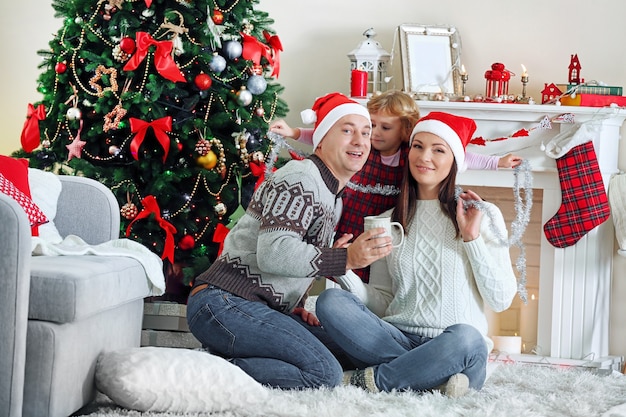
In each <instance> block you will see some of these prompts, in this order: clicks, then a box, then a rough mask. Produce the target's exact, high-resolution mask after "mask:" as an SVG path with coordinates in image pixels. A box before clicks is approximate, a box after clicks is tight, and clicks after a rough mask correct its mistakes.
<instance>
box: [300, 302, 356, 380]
mask: <svg viewBox="0 0 626 417" xmlns="http://www.w3.org/2000/svg"><path fill="white" fill-rule="evenodd" d="M291 318H293V319H294V320H295V321H296V322H297V323H299V324H300V325H302V326H304V328H305V329H307V330H308V331H310V332H311V333H312V334H313V336H315V337H317V339H318V340H319V341H320V342H322V344H323V345H324V346H326V348H327V349H328V350H330V353H332V354H333V356H334V357H335V358H337V360H338V361H339V363H340V364H341V367H342V368H343V369H344V370H349V369H355V363H354V360H353V359H352V358H351V357H350V356H349V355H348V354H347V353H346V352H345V351H344V350H343V349H342V348H341V347H340V346H339V345H338V344H337V343H336V342H335V341H334V340H333V339H332V338H331V337H330V336H329V335H328V333H326V330H325V329H324V327H322V326H311V325H310V324H308V323H307V322H305V321H304V320H302V317H301V316H300V315H299V314H291Z"/></svg>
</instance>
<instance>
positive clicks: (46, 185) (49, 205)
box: [28, 168, 63, 243]
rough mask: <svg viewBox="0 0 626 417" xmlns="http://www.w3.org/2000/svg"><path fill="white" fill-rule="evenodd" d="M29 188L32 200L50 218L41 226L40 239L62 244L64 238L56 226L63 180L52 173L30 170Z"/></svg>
mask: <svg viewBox="0 0 626 417" xmlns="http://www.w3.org/2000/svg"><path fill="white" fill-rule="evenodd" d="M28 186H29V187H30V195H31V198H32V199H33V201H34V202H35V204H37V206H38V207H39V208H40V209H41V211H43V213H44V214H45V215H46V217H47V218H48V223H46V224H42V225H41V226H39V239H42V240H44V241H46V242H48V243H61V242H62V241H63V238H62V237H61V235H60V234H59V231H58V230H57V227H56V225H55V224H54V218H55V217H56V215H57V202H58V201H59V195H61V188H62V187H63V186H62V184H61V180H60V179H58V178H57V176H56V175H55V174H53V173H52V172H46V171H42V170H40V169H34V168H28Z"/></svg>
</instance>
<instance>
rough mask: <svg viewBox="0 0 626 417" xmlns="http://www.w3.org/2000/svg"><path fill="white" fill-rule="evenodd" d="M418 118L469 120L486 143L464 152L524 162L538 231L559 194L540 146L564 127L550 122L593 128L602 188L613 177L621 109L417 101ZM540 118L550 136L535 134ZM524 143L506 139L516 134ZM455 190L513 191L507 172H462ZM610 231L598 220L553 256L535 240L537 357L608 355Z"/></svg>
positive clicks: (552, 249)
mask: <svg viewBox="0 0 626 417" xmlns="http://www.w3.org/2000/svg"><path fill="white" fill-rule="evenodd" d="M418 105H419V107H420V113H421V114H422V115H426V114H428V113H429V112H431V111H445V112H449V113H453V114H457V115H460V116H466V117H470V118H473V119H474V120H475V121H476V124H477V131H476V134H475V135H474V137H479V136H480V137H483V139H485V140H487V144H486V146H478V145H469V146H468V150H469V151H471V152H474V153H482V154H486V155H505V154H507V153H515V154H516V155H520V156H522V157H523V158H525V159H528V161H529V162H530V165H531V167H532V171H533V188H536V189H538V188H541V189H543V204H542V213H541V219H542V225H543V224H545V222H546V221H548V220H549V219H550V218H552V217H553V216H554V214H556V212H557V210H558V208H559V206H560V205H561V188H560V184H559V179H558V173H557V169H556V162H555V160H554V159H552V158H550V157H548V156H547V155H546V154H545V152H544V151H542V146H541V145H542V143H543V144H547V143H548V142H549V141H550V139H552V138H553V137H554V136H556V135H557V134H558V133H560V132H563V131H565V130H566V129H572V128H574V125H572V124H571V123H562V122H560V121H558V118H559V116H561V115H563V114H566V113H570V114H573V115H574V120H575V122H576V123H581V122H587V121H591V120H597V121H598V122H599V123H601V129H600V133H599V134H598V137H596V138H594V139H593V144H594V148H595V151H596V154H597V157H598V163H599V166H600V171H601V173H602V177H603V180H604V185H605V188H606V187H607V186H608V183H609V180H610V177H611V175H612V174H615V173H616V172H618V171H619V170H618V151H619V141H620V128H621V126H622V123H623V122H624V119H625V118H626V110H624V109H620V108H609V107H605V108H591V107H572V106H556V105H527V104H497V103H474V102H469V103H467V102H444V101H418ZM546 116H547V117H548V118H549V119H550V120H552V123H551V125H552V128H551V129H539V128H538V126H539V123H540V122H541V121H542V120H543V119H544V118H545V117H546ZM523 128H525V129H528V130H530V134H529V136H522V137H516V138H513V137H510V136H511V135H512V134H513V133H515V132H517V131H518V130H520V129H523ZM498 138H506V139H505V140H501V141H493V139H498ZM458 181H459V183H460V184H462V185H474V186H493V187H508V188H512V187H513V186H514V175H513V170H498V171H473V170H468V171H466V172H464V173H463V174H461V175H460V176H459V179H458ZM613 243H614V229H613V224H612V222H611V221H610V220H609V221H606V222H604V223H603V224H602V225H600V226H598V227H596V228H595V229H593V230H592V231H591V232H590V233H588V234H587V235H585V236H584V237H583V238H582V239H581V240H580V241H579V242H578V243H577V244H576V245H574V246H571V247H568V248H564V249H558V248H555V247H553V246H552V245H551V244H550V243H549V242H548V241H547V239H546V237H545V235H544V234H543V233H542V234H541V248H540V257H541V259H540V264H541V266H540V275H539V294H540V297H539V310H538V330H537V345H538V346H539V347H540V348H541V350H542V352H543V354H544V355H546V356H547V355H549V356H551V357H554V358H568V359H593V358H599V357H603V356H607V355H608V354H609V305H610V300H611V277H612V273H613V268H612V265H613V255H614V245H613Z"/></svg>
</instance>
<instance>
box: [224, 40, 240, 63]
mask: <svg viewBox="0 0 626 417" xmlns="http://www.w3.org/2000/svg"><path fill="white" fill-rule="evenodd" d="M224 52H225V53H226V56H227V57H228V59H237V58H239V57H240V56H241V53H242V52H243V47H242V46H241V43H239V42H237V41H227V42H226V43H224Z"/></svg>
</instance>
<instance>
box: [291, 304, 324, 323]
mask: <svg viewBox="0 0 626 417" xmlns="http://www.w3.org/2000/svg"><path fill="white" fill-rule="evenodd" d="M293 314H298V315H300V318H302V321H304V322H305V323H307V324H308V325H309V326H316V327H319V326H321V325H322V324H321V323H320V321H319V320H318V319H317V317H316V316H315V314H313V313H311V312H310V311H307V310H306V309H305V308H304V307H296V308H294V309H293Z"/></svg>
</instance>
